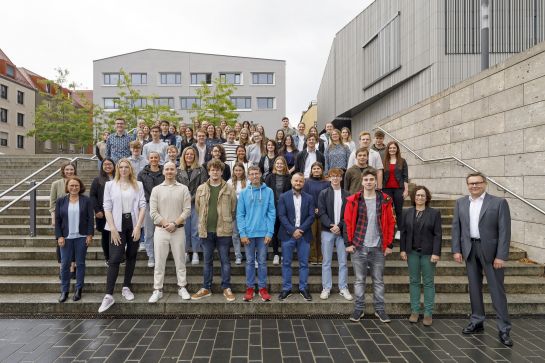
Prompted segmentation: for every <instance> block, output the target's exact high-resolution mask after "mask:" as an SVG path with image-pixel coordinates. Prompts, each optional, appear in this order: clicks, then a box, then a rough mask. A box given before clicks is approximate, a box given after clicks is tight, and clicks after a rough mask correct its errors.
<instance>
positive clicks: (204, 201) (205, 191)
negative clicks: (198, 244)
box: [195, 180, 237, 238]
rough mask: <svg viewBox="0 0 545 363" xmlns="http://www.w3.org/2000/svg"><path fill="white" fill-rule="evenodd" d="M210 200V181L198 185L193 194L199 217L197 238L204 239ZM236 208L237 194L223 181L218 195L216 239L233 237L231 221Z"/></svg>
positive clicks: (206, 233)
mask: <svg viewBox="0 0 545 363" xmlns="http://www.w3.org/2000/svg"><path fill="white" fill-rule="evenodd" d="M209 200H210V180H208V181H207V182H206V183H204V184H202V185H200V186H199V187H198V188H197V193H195V208H197V213H198V215H199V237H200V238H206V237H207V235H208V232H207V230H206V221H207V220H208V201H209ZM236 206H237V193H236V192H235V190H234V189H233V187H232V186H231V185H229V184H227V183H226V182H225V181H224V180H222V181H221V189H220V192H219V194H218V225H217V227H216V233H217V235H218V237H231V236H232V235H233V220H234V218H235V209H236Z"/></svg>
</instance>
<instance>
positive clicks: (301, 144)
mask: <svg viewBox="0 0 545 363" xmlns="http://www.w3.org/2000/svg"><path fill="white" fill-rule="evenodd" d="M297 136H298V137H299V143H298V144H297V150H303V147H304V146H305V134H303V135H300V134H297Z"/></svg>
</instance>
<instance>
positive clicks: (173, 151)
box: [165, 145, 180, 167]
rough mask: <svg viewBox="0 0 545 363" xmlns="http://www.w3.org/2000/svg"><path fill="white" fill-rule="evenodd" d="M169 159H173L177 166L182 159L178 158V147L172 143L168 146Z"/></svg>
mask: <svg viewBox="0 0 545 363" xmlns="http://www.w3.org/2000/svg"><path fill="white" fill-rule="evenodd" d="M167 161H172V162H173V163H174V165H176V167H178V166H180V161H179V160H178V148H177V147H176V146H174V145H170V146H169V147H168V148H167V160H166V161H165V163H166V162H167Z"/></svg>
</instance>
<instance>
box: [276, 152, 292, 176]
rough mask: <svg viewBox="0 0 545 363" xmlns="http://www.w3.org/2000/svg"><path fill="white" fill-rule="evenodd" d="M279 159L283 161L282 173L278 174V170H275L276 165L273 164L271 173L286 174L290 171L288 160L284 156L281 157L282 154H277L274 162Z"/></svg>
mask: <svg viewBox="0 0 545 363" xmlns="http://www.w3.org/2000/svg"><path fill="white" fill-rule="evenodd" d="M278 160H280V161H281V162H283V163H284V169H282V174H278V172H277V171H276V165H275V166H273V171H272V172H273V174H278V175H288V174H289V173H290V171H289V169H288V162H287V161H286V158H285V157H283V156H277V157H276V159H275V160H274V164H276V162H277V161H278Z"/></svg>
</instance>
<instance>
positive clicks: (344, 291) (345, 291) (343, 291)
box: [339, 288, 354, 301]
mask: <svg viewBox="0 0 545 363" xmlns="http://www.w3.org/2000/svg"><path fill="white" fill-rule="evenodd" d="M339 295H341V296H342V297H344V298H345V299H346V300H348V301H352V300H353V299H354V298H353V297H352V295H351V294H350V291H349V290H348V289H347V288H344V289H341V291H340V292H339Z"/></svg>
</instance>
